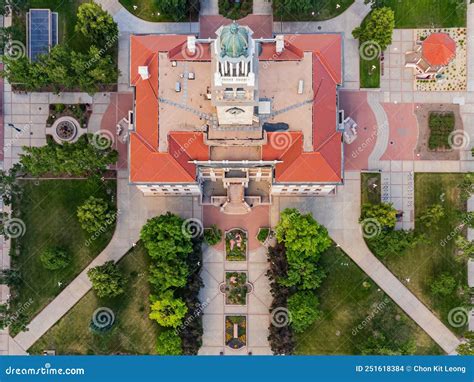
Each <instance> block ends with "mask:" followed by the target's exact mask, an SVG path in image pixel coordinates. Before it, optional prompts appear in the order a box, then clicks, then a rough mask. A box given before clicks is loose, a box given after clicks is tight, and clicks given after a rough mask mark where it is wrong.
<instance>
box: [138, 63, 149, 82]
mask: <svg viewBox="0 0 474 382" xmlns="http://www.w3.org/2000/svg"><path fill="white" fill-rule="evenodd" d="M138 74H139V75H140V76H141V77H142V80H147V79H149V78H150V73H149V72H148V66H139V67H138Z"/></svg>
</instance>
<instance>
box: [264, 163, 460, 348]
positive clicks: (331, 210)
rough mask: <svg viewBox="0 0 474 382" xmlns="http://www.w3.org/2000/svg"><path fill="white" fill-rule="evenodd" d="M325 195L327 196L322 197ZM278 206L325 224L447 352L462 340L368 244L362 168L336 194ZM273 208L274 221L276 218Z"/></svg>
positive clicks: (291, 200)
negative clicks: (300, 211) (362, 208)
mask: <svg viewBox="0 0 474 382" xmlns="http://www.w3.org/2000/svg"><path fill="white" fill-rule="evenodd" d="M322 199H324V200H322ZM275 204H276V206H275V208H279V209H283V208H286V207H297V208H300V209H303V210H306V211H308V212H311V213H313V215H314V216H315V218H316V219H317V220H318V221H319V222H320V223H321V224H323V225H325V226H326V227H327V228H328V230H329V234H330V235H331V237H332V238H333V239H334V241H335V242H336V243H337V244H338V245H339V246H340V247H341V249H342V250H343V251H344V252H345V253H346V254H347V255H348V256H349V257H350V258H351V259H352V260H353V261H354V262H355V263H356V264H357V265H358V266H359V267H360V268H361V269H362V270H363V271H364V272H365V273H366V274H367V275H368V276H369V277H370V278H371V279H372V280H373V281H374V282H375V283H377V285H378V286H379V287H380V288H381V289H382V290H383V291H384V292H385V293H386V294H387V295H388V296H390V298H391V299H392V300H393V301H394V302H395V303H396V304H397V305H398V306H399V307H400V308H401V309H403V311H405V313H406V314H407V315H408V316H409V317H411V319H413V321H415V322H416V323H417V324H418V325H419V326H420V327H421V328H422V329H423V330H424V331H425V332H426V333H427V334H428V335H429V336H430V337H431V338H432V339H433V340H434V341H435V342H436V343H437V344H438V345H439V346H440V347H441V348H442V349H443V350H444V351H445V352H446V353H447V354H453V353H455V351H456V348H457V346H458V345H459V344H460V340H459V339H458V338H457V337H456V336H455V335H454V334H453V333H452V332H451V331H450V330H449V329H448V328H447V327H446V326H445V325H444V324H443V323H442V322H441V321H440V320H439V319H438V317H436V316H435V315H434V314H433V313H432V312H431V311H430V310H429V309H428V308H427V307H426V306H425V305H424V304H423V303H422V302H421V301H420V300H419V299H418V298H417V297H416V296H415V295H414V294H413V293H412V292H411V291H410V290H409V289H408V288H407V287H406V286H405V285H403V284H402V283H401V282H400V281H399V280H398V279H397V278H396V277H395V276H394V275H393V274H392V272H390V271H389V270H388V269H387V268H386V267H385V266H384V265H383V264H382V263H381V262H380V261H379V260H378V259H377V258H376V257H375V256H374V255H373V254H372V252H370V250H369V248H368V247H367V245H366V244H365V241H364V239H363V237H362V232H361V229H360V225H359V222H358V219H359V214H360V172H348V173H346V179H345V185H344V186H342V187H340V188H339V190H338V194H337V195H336V196H334V197H327V198H319V199H318V198H314V199H313V200H307V199H304V198H300V200H298V198H291V197H290V198H288V197H287V198H281V197H280V198H279V200H278V202H276V203H275ZM275 212H276V211H275V210H274V211H273V216H272V223H274V221H275Z"/></svg>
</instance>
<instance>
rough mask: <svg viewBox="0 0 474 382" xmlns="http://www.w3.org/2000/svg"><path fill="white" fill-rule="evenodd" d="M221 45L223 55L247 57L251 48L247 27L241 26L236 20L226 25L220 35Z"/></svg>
mask: <svg viewBox="0 0 474 382" xmlns="http://www.w3.org/2000/svg"><path fill="white" fill-rule="evenodd" d="M220 47H221V56H222V57H226V56H227V57H231V58H238V57H241V56H244V57H247V56H248V48H249V34H248V31H247V29H246V28H243V27H241V26H239V24H237V23H236V22H235V21H234V22H233V23H232V24H230V25H227V26H225V27H224V28H222V32H221V35H220Z"/></svg>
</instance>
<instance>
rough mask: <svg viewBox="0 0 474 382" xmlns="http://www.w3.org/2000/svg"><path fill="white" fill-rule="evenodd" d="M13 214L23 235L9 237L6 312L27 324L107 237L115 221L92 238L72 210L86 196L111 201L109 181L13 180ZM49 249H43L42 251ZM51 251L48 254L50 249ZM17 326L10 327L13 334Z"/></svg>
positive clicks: (112, 182) (112, 185)
mask: <svg viewBox="0 0 474 382" xmlns="http://www.w3.org/2000/svg"><path fill="white" fill-rule="evenodd" d="M19 184H20V186H21V196H15V197H14V199H13V211H14V212H13V216H14V217H16V218H19V219H21V220H22V221H23V223H24V227H25V232H24V235H23V236H20V237H18V238H16V239H12V251H11V256H12V264H11V268H12V269H13V270H14V271H15V272H18V273H19V278H18V279H17V280H16V281H13V285H11V287H12V299H11V310H12V311H16V310H20V309H21V307H22V306H27V309H21V310H22V312H23V314H24V317H22V321H23V322H25V323H27V322H29V321H30V320H31V319H32V318H33V317H34V316H35V315H36V314H37V313H38V312H39V311H40V310H41V309H42V308H43V307H45V306H46V305H47V304H48V303H49V302H50V301H51V300H52V299H53V298H54V297H55V296H57V295H58V294H59V292H61V291H62V290H63V289H64V287H65V286H67V285H68V283H69V282H70V281H72V280H73V279H74V278H75V277H76V276H77V275H78V274H79V273H80V272H81V271H82V270H83V269H84V268H85V266H86V265H87V264H88V263H90V262H91V261H92V260H93V259H94V258H95V257H96V256H97V255H98V254H99V253H100V252H101V251H102V250H103V249H104V248H105V247H106V245H107V243H108V242H109V241H110V239H111V237H112V234H113V232H114V228H115V221H114V220H112V221H111V222H110V224H108V225H105V226H104V227H103V232H101V233H99V234H97V235H94V236H92V235H91V234H90V233H88V232H86V231H85V230H83V229H82V227H81V223H80V221H79V219H78V217H77V209H78V208H79V207H80V206H81V205H82V204H83V203H84V202H85V201H86V200H87V199H88V198H89V197H90V196H91V195H92V196H95V197H97V198H101V199H103V200H105V201H106V202H107V203H108V204H110V205H114V204H115V193H116V182H115V180H106V181H101V180H100V179H99V178H98V177H91V178H89V179H83V180H64V179H61V180H19ZM48 251H49V252H48ZM51 251H52V252H51ZM51 267H52V268H51ZM15 331H18V329H15V328H14V329H13V330H11V334H12V335H14V334H16V333H15Z"/></svg>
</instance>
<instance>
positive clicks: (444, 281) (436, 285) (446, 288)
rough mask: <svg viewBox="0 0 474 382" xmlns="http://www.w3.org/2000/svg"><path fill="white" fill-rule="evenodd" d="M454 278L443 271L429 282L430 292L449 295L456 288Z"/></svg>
mask: <svg viewBox="0 0 474 382" xmlns="http://www.w3.org/2000/svg"><path fill="white" fill-rule="evenodd" d="M456 284H457V283H456V279H455V278H454V277H453V276H451V275H450V274H448V273H443V274H441V275H440V276H439V277H437V278H436V279H435V280H434V281H433V283H432V284H431V292H432V293H433V294H435V295H439V296H444V297H446V296H449V295H450V294H452V293H453V292H454V290H455V289H456Z"/></svg>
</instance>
